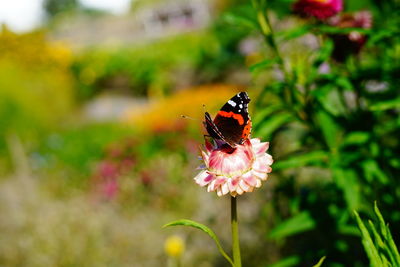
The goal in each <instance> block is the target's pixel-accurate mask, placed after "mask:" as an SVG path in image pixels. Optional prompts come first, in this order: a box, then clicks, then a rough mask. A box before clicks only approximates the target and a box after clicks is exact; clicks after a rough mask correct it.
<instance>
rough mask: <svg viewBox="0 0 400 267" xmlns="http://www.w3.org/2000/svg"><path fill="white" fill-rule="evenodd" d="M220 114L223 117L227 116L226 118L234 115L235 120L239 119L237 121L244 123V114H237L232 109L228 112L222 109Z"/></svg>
mask: <svg viewBox="0 0 400 267" xmlns="http://www.w3.org/2000/svg"><path fill="white" fill-rule="evenodd" d="M218 115H220V116H222V117H226V118H231V117H232V118H234V119H235V120H237V121H238V122H239V124H240V125H243V123H244V119H243V116H242V115H240V114H235V113H233V112H232V111H230V112H226V111H222V110H220V111H219V112H218Z"/></svg>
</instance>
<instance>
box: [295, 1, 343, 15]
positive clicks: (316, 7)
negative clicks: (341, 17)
mask: <svg viewBox="0 0 400 267" xmlns="http://www.w3.org/2000/svg"><path fill="white" fill-rule="evenodd" d="M293 10H294V11H295V12H296V13H298V14H300V15H302V16H307V17H316V18H317V19H320V20H324V19H327V18H330V17H332V16H334V15H336V14H338V13H339V12H341V11H342V10H343V2H342V0H298V1H297V2H295V3H294V5H293Z"/></svg>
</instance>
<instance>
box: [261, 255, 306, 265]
mask: <svg viewBox="0 0 400 267" xmlns="http://www.w3.org/2000/svg"><path fill="white" fill-rule="evenodd" d="M299 263H300V258H299V257H298V256H290V257H287V258H284V259H282V260H280V261H278V262H275V263H273V264H269V265H268V267H292V266H298V265H299Z"/></svg>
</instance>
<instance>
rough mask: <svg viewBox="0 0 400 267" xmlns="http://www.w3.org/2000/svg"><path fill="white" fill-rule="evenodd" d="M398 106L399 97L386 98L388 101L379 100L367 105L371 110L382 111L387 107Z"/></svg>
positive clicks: (399, 103) (399, 104)
mask: <svg viewBox="0 0 400 267" xmlns="http://www.w3.org/2000/svg"><path fill="white" fill-rule="evenodd" d="M394 108H400V98H396V99H392V100H388V101H381V102H379V103H376V104H372V105H370V106H369V109H370V110H372V111H384V110H388V109H394Z"/></svg>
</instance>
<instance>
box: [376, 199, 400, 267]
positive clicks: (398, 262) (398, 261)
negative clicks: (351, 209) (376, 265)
mask: <svg viewBox="0 0 400 267" xmlns="http://www.w3.org/2000/svg"><path fill="white" fill-rule="evenodd" d="M374 211H375V214H376V216H377V217H378V219H379V224H380V227H381V232H382V234H383V236H384V238H385V240H386V241H387V242H388V246H389V248H390V250H391V252H392V254H393V256H394V258H395V260H396V262H393V264H396V265H397V266H400V254H399V251H398V250H397V246H396V244H395V243H394V240H393V237H392V234H391V232H390V229H389V226H387V225H386V223H385V220H384V219H383V216H382V214H381V212H380V210H379V208H378V204H377V203H376V201H375V203H374Z"/></svg>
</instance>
